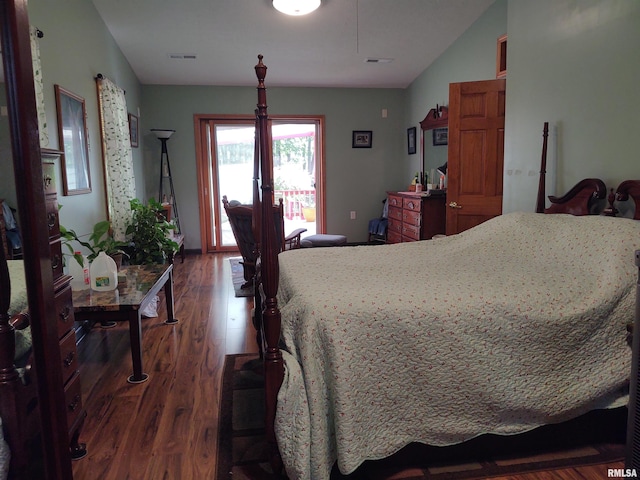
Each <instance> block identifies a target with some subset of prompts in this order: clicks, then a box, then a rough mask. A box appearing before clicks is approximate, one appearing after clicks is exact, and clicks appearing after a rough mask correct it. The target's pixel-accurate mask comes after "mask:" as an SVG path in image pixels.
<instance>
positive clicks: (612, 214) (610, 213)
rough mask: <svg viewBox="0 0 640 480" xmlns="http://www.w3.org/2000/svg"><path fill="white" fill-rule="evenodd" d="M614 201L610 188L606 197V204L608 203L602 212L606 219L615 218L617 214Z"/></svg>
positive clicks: (614, 196)
mask: <svg viewBox="0 0 640 480" xmlns="http://www.w3.org/2000/svg"><path fill="white" fill-rule="evenodd" d="M615 201H616V194H615V192H614V190H613V188H611V189H610V190H609V195H608V196H607V202H609V206H608V207H607V208H605V209H604V210H603V212H602V213H604V214H605V215H606V216H607V217H615V216H616V215H617V214H618V209H617V208H616V206H615V205H614V203H615Z"/></svg>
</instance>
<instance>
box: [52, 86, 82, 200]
mask: <svg viewBox="0 0 640 480" xmlns="http://www.w3.org/2000/svg"><path fill="white" fill-rule="evenodd" d="M54 88H55V93H56V110H57V114H58V141H59V145H60V149H61V150H63V151H64V154H63V155H62V163H61V166H62V189H63V194H64V195H79V194H82V193H89V192H91V176H90V174H89V143H88V140H87V121H86V119H87V113H86V109H85V103H84V98H82V97H79V96H78V95H76V94H74V93H72V92H70V91H68V90H66V89H64V88H62V87H61V86H60V85H55V86H54Z"/></svg>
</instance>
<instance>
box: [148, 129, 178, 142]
mask: <svg viewBox="0 0 640 480" xmlns="http://www.w3.org/2000/svg"><path fill="white" fill-rule="evenodd" d="M151 131H152V132H153V133H154V134H155V135H156V137H158V138H159V139H163V138H165V139H166V138H169V137H170V136H171V135H173V134H174V133H175V132H176V131H175V130H165V129H162V128H152V129H151Z"/></svg>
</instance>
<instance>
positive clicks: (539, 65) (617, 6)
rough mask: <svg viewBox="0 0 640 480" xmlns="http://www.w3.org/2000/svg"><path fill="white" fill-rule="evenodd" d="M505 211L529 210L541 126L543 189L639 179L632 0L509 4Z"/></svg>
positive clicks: (639, 65)
mask: <svg viewBox="0 0 640 480" xmlns="http://www.w3.org/2000/svg"><path fill="white" fill-rule="evenodd" d="M508 30H509V39H508V49H507V71H508V77H507V113H506V125H505V132H506V140H505V177H504V211H505V212H508V211H516V210H532V209H533V208H534V205H535V196H536V191H537V185H538V170H539V164H540V154H541V150H542V127H543V123H544V122H545V121H548V122H550V128H551V134H550V138H549V162H550V163H549V165H548V169H547V171H548V172H549V178H548V180H549V181H548V185H549V187H548V188H547V192H548V193H550V194H554V193H556V194H562V193H564V192H566V191H567V190H568V189H569V188H570V187H572V186H573V185H574V184H575V183H576V182H578V181H579V180H580V179H582V178H586V177H597V178H601V179H602V180H604V181H605V183H606V184H607V186H609V187H610V188H615V187H616V186H617V185H618V184H619V183H620V182H621V181H622V180H625V179H631V178H640V154H639V153H638V152H640V135H638V132H639V127H640V121H639V120H638V109H639V107H640V90H639V89H638V85H640V61H639V59H640V54H639V52H640V2H638V1H637V0H580V1H575V0H537V1H535V2H533V1H523V0H510V1H509V9H508Z"/></svg>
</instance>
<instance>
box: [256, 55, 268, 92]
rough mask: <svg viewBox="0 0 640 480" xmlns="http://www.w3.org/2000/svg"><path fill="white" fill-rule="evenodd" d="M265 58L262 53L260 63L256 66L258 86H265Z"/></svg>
mask: <svg viewBox="0 0 640 480" xmlns="http://www.w3.org/2000/svg"><path fill="white" fill-rule="evenodd" d="M263 58H264V56H263V55H262V54H260V55H258V64H257V65H256V66H255V69H256V77H258V88H260V87H264V79H265V77H266V76H267V66H266V65H265V64H264V63H262V59H263Z"/></svg>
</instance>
